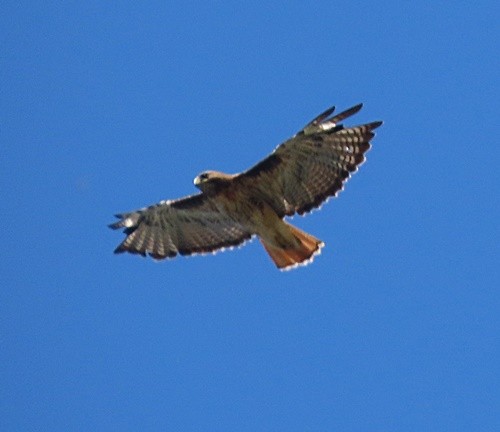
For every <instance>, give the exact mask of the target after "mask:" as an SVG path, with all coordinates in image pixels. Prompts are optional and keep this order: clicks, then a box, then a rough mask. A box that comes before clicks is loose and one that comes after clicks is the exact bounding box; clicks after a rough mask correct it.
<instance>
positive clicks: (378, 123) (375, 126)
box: [370, 120, 384, 129]
mask: <svg viewBox="0 0 500 432" xmlns="http://www.w3.org/2000/svg"><path fill="white" fill-rule="evenodd" d="M383 124H384V122H383V121H382V120H378V121H374V122H371V123H370V126H371V128H372V129H377V128H378V127H380V126H382V125H383Z"/></svg>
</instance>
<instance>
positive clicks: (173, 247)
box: [109, 104, 382, 269]
mask: <svg viewBox="0 0 500 432" xmlns="http://www.w3.org/2000/svg"><path fill="white" fill-rule="evenodd" d="M361 108H362V104H359V105H356V106H354V107H352V108H350V109H348V110H346V111H344V112H342V113H340V114H337V115H335V116H333V112H334V110H335V108H334V107H332V108H330V109H328V110H326V111H325V112H324V113H322V114H320V115H319V116H318V117H316V118H315V119H314V120H312V121H311V122H310V123H308V124H307V125H306V126H305V127H304V128H303V129H302V130H300V131H299V132H298V133H297V134H295V135H294V136H293V137H292V138H290V139H289V140H287V141H285V142H284V143H282V144H281V145H279V146H278V147H277V148H276V149H275V150H274V151H273V152H272V153H271V154H270V155H269V156H268V157H266V158H265V159H263V160H262V161H260V162H259V163H258V164H257V165H255V166H253V167H252V168H250V169H248V170H247V171H244V172H242V173H239V174H224V173H221V172H217V171H205V172H202V173H201V174H200V175H198V176H197V177H196V178H195V179H194V185H195V186H196V187H197V188H198V189H200V190H201V193H199V194H195V195H191V196H187V197H184V198H181V199H177V200H167V201H161V202H159V203H158V204H155V205H152V206H149V207H145V208H143V209H140V210H137V211H133V212H129V213H122V214H118V215H116V217H117V218H119V219H120V220H119V221H117V222H115V223H113V224H111V225H109V227H110V228H112V229H120V228H123V229H124V233H125V234H126V238H125V240H124V241H123V242H122V243H121V244H120V245H119V246H118V247H117V248H116V249H115V253H122V252H130V253H133V254H140V255H143V256H146V255H150V256H151V257H153V258H154V259H164V258H173V257H175V256H176V255H177V254H180V255H191V254H203V253H208V252H215V251H217V250H220V249H224V248H228V247H234V246H237V245H240V244H242V243H243V242H245V241H246V240H249V239H250V238H251V237H253V236H257V237H258V238H259V240H260V242H261V243H262V245H263V246H264V248H265V250H266V251H267V253H268V254H269V255H270V257H271V259H272V260H273V261H274V263H275V264H276V266H277V267H278V268H279V269H290V268H294V267H296V266H298V265H301V264H307V263H308V262H311V261H312V259H313V258H314V256H315V255H316V254H318V253H319V252H320V251H321V248H322V247H323V246H324V243H323V242H322V241H321V240H319V239H317V238H316V237H314V236H312V235H310V234H307V233H305V232H304V231H302V230H300V229H299V228H297V227H295V226H293V225H290V224H289V223H288V222H286V221H285V220H284V218H285V216H292V215H294V214H299V215H303V214H305V213H308V212H310V211H311V210H312V209H314V208H317V207H320V205H321V204H322V203H323V202H324V201H326V200H327V199H328V198H329V197H331V196H336V195H337V193H338V192H339V191H341V190H342V189H343V186H344V183H345V182H346V181H347V180H348V179H349V177H350V175H351V173H354V172H355V171H356V170H357V169H358V166H360V165H361V164H362V163H363V162H364V160H365V156H364V155H365V153H366V152H367V151H368V149H369V148H370V140H371V139H372V138H373V137H374V135H375V134H374V132H373V130H374V129H376V128H378V127H379V126H380V125H381V124H382V122H381V121H376V122H372V123H367V124H364V125H360V126H354V127H347V126H344V125H342V124H341V123H340V122H342V121H343V120H344V119H346V118H348V117H350V116H352V115H353V114H355V113H357V112H358V111H359V110H360V109H361Z"/></svg>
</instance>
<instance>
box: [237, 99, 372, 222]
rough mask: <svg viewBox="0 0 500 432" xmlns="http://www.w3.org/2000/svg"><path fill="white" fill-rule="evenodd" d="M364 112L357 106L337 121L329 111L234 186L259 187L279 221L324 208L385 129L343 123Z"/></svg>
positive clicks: (282, 145) (337, 116) (249, 171)
mask: <svg viewBox="0 0 500 432" xmlns="http://www.w3.org/2000/svg"><path fill="white" fill-rule="evenodd" d="M361 107H362V105H361V104H359V105H356V106H354V107H352V108H350V109H348V110H346V111H344V112H342V113H340V114H338V115H336V116H332V117H331V115H332V113H333V111H334V109H335V108H330V109H328V110H327V111H325V112H324V113H323V114H321V115H319V116H318V117H316V118H315V119H314V120H313V121H311V122H310V123H309V124H307V125H306V126H305V127H304V128H303V129H302V130H301V131H299V132H298V133H297V134H296V135H295V136H294V137H293V138H291V139H290V140H288V141H286V142H284V143H283V144H281V145H280V146H278V147H277V148H276V149H275V150H274V152H273V153H271V154H270V155H269V156H268V157H267V158H266V159H264V160H262V161H261V162H259V163H258V164H257V165H255V166H254V167H253V168H250V169H249V170H248V171H246V172H243V173H241V174H240V175H239V176H238V177H236V178H235V181H238V182H240V183H242V184H245V185H247V186H248V187H251V188H257V189H258V190H259V192H260V193H261V194H263V195H264V196H265V197H266V199H267V200H268V202H269V203H270V204H271V205H273V207H274V209H275V211H276V212H277V213H278V214H279V215H280V216H285V215H288V216H291V215H293V214H295V213H298V214H304V213H306V212H309V211H310V210H311V209H313V208H315V207H319V206H320V205H321V203H323V202H324V201H325V200H327V199H328V197H330V196H335V195H337V193H338V192H339V191H340V190H342V189H343V187H344V183H345V182H346V180H347V179H349V177H350V175H351V173H354V172H355V171H357V169H358V167H359V166H360V165H361V164H362V163H363V162H364V160H365V156H364V154H365V153H366V152H367V151H368V149H369V148H370V140H371V139H372V138H373V136H374V135H375V134H374V133H373V130H374V129H376V128H378V127H379V126H380V125H381V124H382V122H380V121H378V122H372V123H367V124H364V125H361V126H354V127H344V126H343V125H341V124H339V122H341V121H342V120H344V119H345V118H347V117H349V116H351V115H353V114H355V113H357V112H358V111H359V110H360V109H361Z"/></svg>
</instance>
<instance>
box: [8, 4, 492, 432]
mask: <svg viewBox="0 0 500 432" xmlns="http://www.w3.org/2000/svg"><path fill="white" fill-rule="evenodd" d="M242 4H243V2H240V4H239V5H238V4H237V3H236V2H234V3H233V2H213V3H210V2H204V1H195V2H150V3H149V4H148V5H144V4H143V3H141V2H139V3H138V2H122V3H114V4H113V5H109V4H107V3H106V2H100V1H99V2H97V1H87V2H70V3H65V4H63V3H59V2H57V3H56V2H10V1H8V2H6V3H4V4H3V7H2V14H1V16H0V28H1V30H0V32H1V55H0V88H1V97H0V161H1V169H0V186H1V195H2V199H1V201H0V210H1V220H2V227H3V235H2V259H1V261H0V270H1V272H0V282H1V287H0V343H1V349H0V430H2V431H29V430H40V431H41V430H43V431H111V430H119V431H165V430H171V431H498V430H500V360H499V358H500V336H499V335H500V313H499V310H500V284H499V276H500V274H499V267H500V260H499V255H500V251H499V234H500V230H499V219H500V211H499V210H500V206H499V185H500V181H499V175H498V162H499V156H500V143H499V142H498V133H497V129H498V122H499V118H500V109H499V100H500V78H499V76H500V75H499V71H500V61H499V58H500V55H499V52H500V47H499V40H500V30H499V25H498V23H499V21H500V16H499V9H498V4H497V2H495V1H493V0H491V1H476V2H472V3H471V2H469V1H456V2H435V1H433V2H430V1H429V2H427V1H424V2H413V3H411V2H402V1H382V2H380V1H379V2H366V1H365V2H363V1H349V2H346V1H343V2H331V1H324V2H323V1H318V2H274V3H272V4H265V3H263V2H260V3H259V2H247V4H246V5H243V6H242ZM358 102H364V104H365V107H364V109H363V111H362V112H361V113H359V114H358V115H357V116H356V117H355V118H354V119H353V123H361V122H365V121H372V120H384V121H385V123H384V125H383V127H381V128H380V129H379V130H378V134H377V137H376V139H375V140H374V146H373V149H372V150H371V151H370V153H369V154H368V161H367V163H366V164H365V165H364V166H363V167H362V168H361V170H360V171H359V172H358V173H357V174H356V175H355V176H354V177H353V178H352V179H351V180H350V182H349V183H348V184H347V187H346V190H345V191H344V192H343V193H342V194H341V195H340V197H339V198H337V199H335V200H331V201H330V202H329V203H328V204H327V205H326V206H324V207H323V209H322V210H321V211H320V212H314V213H313V214H311V215H309V216H307V217H305V218H299V217H298V218H295V219H294V223H295V224H296V225H298V226H300V227H301V228H303V229H305V230H306V231H308V232H310V233H312V234H314V235H316V236H317V237H319V238H321V239H322V240H324V241H325V243H326V248H325V249H324V250H323V253H322V255H321V256H320V257H319V258H317V259H316V260H315V262H314V264H313V265H310V266H308V267H306V268H301V269H298V270H295V271H292V272H287V273H280V272H279V271H277V270H276V269H275V267H274V266H273V264H272V263H271V261H270V260H269V258H268V256H267V255H266V253H265V252H264V250H263V249H262V247H261V246H260V244H259V243H258V242H257V241H254V242H252V243H250V244H249V245H247V246H245V247H244V248H242V249H239V250H237V251H233V252H225V253H221V254H218V255H216V256H207V257H193V258H177V259H175V260H172V261H168V262H161V263H156V262H154V261H152V260H150V259H143V258H141V257H137V256H115V255H113V253H112V251H113V249H114V248H115V246H116V245H117V244H118V243H119V242H120V241H121V239H122V237H123V236H122V234H121V233H120V232H112V231H111V230H109V229H108V228H107V227H106V225H107V224H108V223H110V222H112V221H113V220H114V219H113V217H112V216H113V214H114V213H116V212H120V211H127V210H133V209H136V208H139V207H142V206H145V205H148V204H152V203H155V202H157V201H159V200H161V199H168V198H177V197H181V196H184V195H188V194H191V193H193V192H195V189H194V187H193V185H192V179H193V178H194V177H195V175H196V174H198V173H199V172H201V171H203V170H205V169H218V170H221V171H227V172H237V171H241V170H243V169H245V168H247V167H249V166H250V165H252V164H253V163H255V162H257V161H258V160H259V159H261V158H263V157H264V156H265V155H267V154H268V153H269V152H270V151H271V150H272V149H273V148H274V147H275V146H276V145H277V144H278V143H280V142H281V141H283V140H284V139H286V138H287V137H289V136H291V135H292V134H293V133H295V132H296V131H297V130H298V129H299V128H300V127H302V126H303V125H304V124H305V123H306V122H307V121H309V120H310V119H311V118H312V117H314V116H315V115H317V114H319V113H320V112H321V111H323V110H324V109H325V108H327V107H328V106H330V105H332V104H335V105H337V107H339V108H340V109H342V108H347V107H349V106H351V105H354V104H356V103H358Z"/></svg>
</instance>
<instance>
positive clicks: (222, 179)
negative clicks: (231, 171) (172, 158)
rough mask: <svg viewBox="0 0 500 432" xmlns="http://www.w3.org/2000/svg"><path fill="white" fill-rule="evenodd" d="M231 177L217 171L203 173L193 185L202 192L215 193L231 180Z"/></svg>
mask: <svg viewBox="0 0 500 432" xmlns="http://www.w3.org/2000/svg"><path fill="white" fill-rule="evenodd" d="M231 178H232V176H230V175H228V174H224V173H220V172H217V171H203V172H202V173H201V174H200V175H198V176H196V177H195V179H194V180H193V183H194V185H195V186H196V187H197V188H198V189H200V190H201V191H202V192H210V191H216V190H217V189H218V188H219V187H220V186H222V185H223V184H225V183H227V182H228V181H229V180H231Z"/></svg>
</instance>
